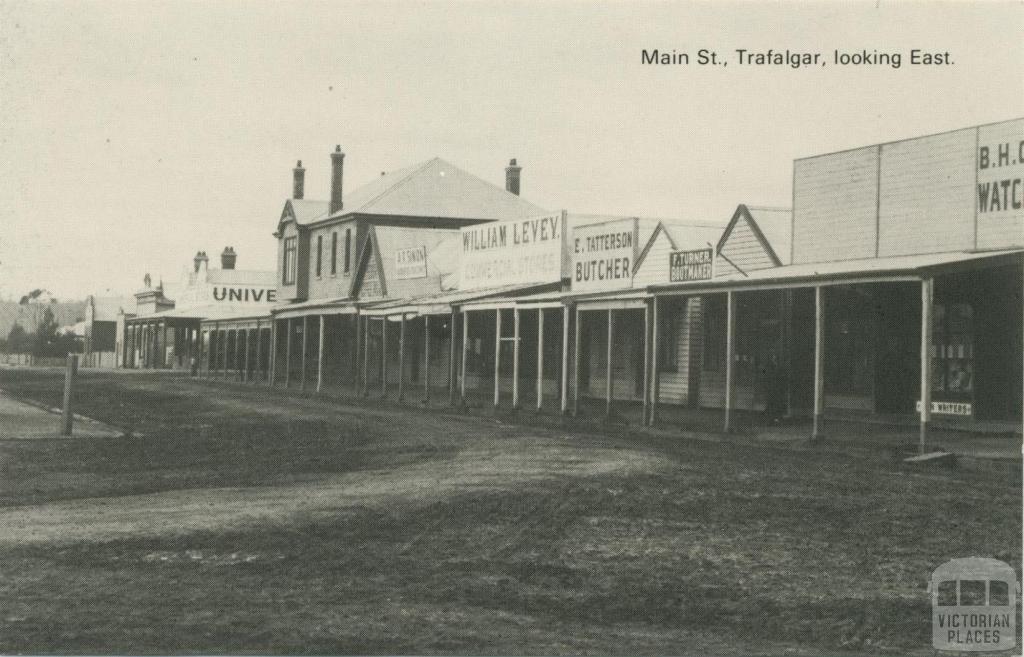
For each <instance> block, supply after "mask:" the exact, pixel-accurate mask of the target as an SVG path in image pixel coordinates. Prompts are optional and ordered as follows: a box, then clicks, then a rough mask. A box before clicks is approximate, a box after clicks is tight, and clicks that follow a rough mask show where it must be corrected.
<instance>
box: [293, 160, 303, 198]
mask: <svg viewBox="0 0 1024 657" xmlns="http://www.w3.org/2000/svg"><path fill="white" fill-rule="evenodd" d="M305 187H306V170H305V169H303V168H302V160H299V161H298V163H297V164H296V165H295V168H294V169H292V198H293V199H296V200H299V199H301V198H302V196H303V192H304V191H305Z"/></svg>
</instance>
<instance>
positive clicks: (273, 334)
mask: <svg viewBox="0 0 1024 657" xmlns="http://www.w3.org/2000/svg"><path fill="white" fill-rule="evenodd" d="M267 358H268V359H269V360H270V376H268V377H267V379H268V380H267V383H268V384H269V385H270V387H271V388H273V387H274V384H275V383H277V381H276V380H275V377H276V376H277V320H276V319H274V316H273V315H271V317H270V353H268V354H267Z"/></svg>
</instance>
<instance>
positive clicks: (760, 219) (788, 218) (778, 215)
mask: <svg viewBox="0 0 1024 657" xmlns="http://www.w3.org/2000/svg"><path fill="white" fill-rule="evenodd" d="M747 210H748V211H749V212H750V216H751V217H752V218H753V219H754V221H755V222H756V223H757V226H758V228H760V229H761V233H762V234H764V236H765V239H767V240H768V244H769V245H770V246H771V247H772V250H773V251H774V252H775V255H776V256H778V258H779V260H780V261H781V262H782V264H784V265H788V264H789V263H790V260H791V256H792V245H793V211H792V210H790V209H789V208H758V207H753V206H749V205H748V206H747Z"/></svg>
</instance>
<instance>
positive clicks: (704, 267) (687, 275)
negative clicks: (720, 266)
mask: <svg viewBox="0 0 1024 657" xmlns="http://www.w3.org/2000/svg"><path fill="white" fill-rule="evenodd" d="M713 262H714V256H713V254H712V252H711V249H695V250H693V251H673V252H672V253H670V254H669V255H668V280H669V282H671V283H686V282H688V281H709V280H711V265H712V263H713Z"/></svg>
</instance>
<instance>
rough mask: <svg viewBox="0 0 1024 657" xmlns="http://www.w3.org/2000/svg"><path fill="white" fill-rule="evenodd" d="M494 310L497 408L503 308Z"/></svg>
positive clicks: (495, 396)
mask: <svg viewBox="0 0 1024 657" xmlns="http://www.w3.org/2000/svg"><path fill="white" fill-rule="evenodd" d="M494 312H495V327H494V407H495V408H497V407H498V404H499V403H500V402H501V386H500V385H499V383H500V382H501V308H498V309H497V310H495V311H494Z"/></svg>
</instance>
